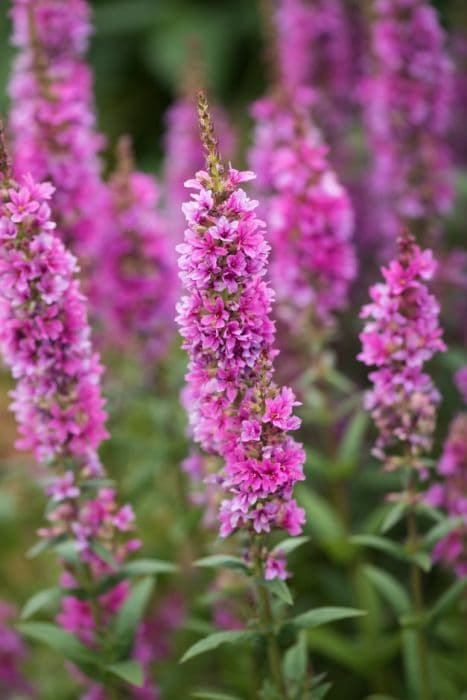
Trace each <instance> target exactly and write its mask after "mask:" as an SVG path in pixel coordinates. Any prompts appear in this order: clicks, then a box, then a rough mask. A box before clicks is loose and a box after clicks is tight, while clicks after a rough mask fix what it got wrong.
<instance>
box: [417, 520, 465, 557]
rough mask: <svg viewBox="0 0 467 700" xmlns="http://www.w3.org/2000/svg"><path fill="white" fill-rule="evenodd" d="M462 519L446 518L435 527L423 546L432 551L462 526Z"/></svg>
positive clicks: (424, 539) (430, 531) (427, 535)
mask: <svg viewBox="0 0 467 700" xmlns="http://www.w3.org/2000/svg"><path fill="white" fill-rule="evenodd" d="M462 522H463V519H462V518H446V519H445V520H443V521H442V522H440V523H438V524H437V525H434V526H433V527H432V528H431V530H429V531H428V532H427V534H426V535H425V537H424V538H423V544H424V546H425V547H426V548H427V549H430V550H431V549H432V548H433V547H434V546H435V544H436V543H437V542H439V540H442V539H443V537H446V535H449V533H450V532H452V531H453V530H455V529H456V528H457V527H459V525H462Z"/></svg>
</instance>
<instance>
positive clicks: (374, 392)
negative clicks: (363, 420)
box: [358, 233, 446, 468]
mask: <svg viewBox="0 0 467 700" xmlns="http://www.w3.org/2000/svg"><path fill="white" fill-rule="evenodd" d="M435 270H436V263H435V261H434V259H433V254H432V252H431V250H424V251H423V250H421V249H420V248H419V246H418V245H416V244H415V239H414V238H413V237H412V236H411V235H410V234H408V233H404V234H402V235H401V236H400V238H399V255H398V257H397V259H395V260H393V261H391V262H390V263H389V265H388V266H387V267H385V268H383V269H382V273H383V276H384V282H383V283H378V284H375V285H374V286H373V287H372V288H371V290H370V295H371V299H372V301H371V303H370V304H368V305H366V306H364V307H363V310H362V313H361V316H362V318H364V319H367V320H366V323H365V327H364V329H363V332H362V333H361V334H360V339H361V342H362V352H361V353H360V355H359V356H358V359H359V360H361V361H362V362H364V363H365V364H366V365H368V366H375V367H376V370H374V371H373V372H371V374H370V379H371V381H372V383H373V388H372V389H371V391H370V392H369V393H368V394H367V397H366V408H367V409H368V410H369V411H371V414H372V417H373V420H374V422H375V424H376V427H377V429H378V438H377V441H376V445H375V448H374V453H375V455H376V456H377V457H378V458H380V459H382V460H383V461H385V464H386V466H387V467H388V468H394V467H397V465H398V462H399V461H400V459H399V458H400V456H401V454H402V453H405V454H408V455H409V458H410V460H411V461H412V463H413V465H414V466H416V465H417V458H418V457H419V456H420V455H421V454H423V453H427V452H429V451H430V449H431V444H432V436H433V431H434V428H435V421H436V409H437V406H438V404H439V402H440V399H441V397H440V395H439V392H438V391H437V389H436V388H435V386H434V384H433V382H432V380H431V377H430V376H429V375H428V374H426V372H424V371H423V367H424V364H425V363H426V362H428V360H430V359H431V358H432V357H433V355H435V354H436V353H437V352H440V351H443V350H445V349H446V346H445V344H444V342H443V340H442V337H441V336H442V331H441V328H440V326H439V322H438V316H439V311H440V309H439V305H438V302H437V301H436V299H435V298H434V297H433V296H432V295H431V294H430V293H429V291H428V288H427V286H426V284H425V282H427V281H429V280H431V279H432V278H433V275H434V273H435ZM404 459H405V456H404V457H403V458H402V460H403V461H404ZM419 466H420V464H419Z"/></svg>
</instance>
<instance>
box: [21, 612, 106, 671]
mask: <svg viewBox="0 0 467 700" xmlns="http://www.w3.org/2000/svg"><path fill="white" fill-rule="evenodd" d="M17 629H18V630H19V632H20V634H22V635H24V636H25V637H28V639H33V640H34V641H37V642H42V643H43V644H46V645H47V646H48V647H50V648H51V649H53V650H54V651H57V652H59V653H60V654H62V655H63V656H64V657H65V658H66V659H69V660H70V661H73V663H76V664H78V665H79V666H80V665H82V664H86V665H91V666H94V665H97V664H98V663H99V659H98V657H97V656H96V655H95V654H93V653H92V652H91V651H89V649H87V648H86V647H85V646H84V645H83V644H81V642H79V641H78V640H77V639H76V637H74V636H73V635H72V634H69V632H65V630H63V629H62V628H61V627H58V626H57V625H53V624H52V623H49V622H23V623H21V624H19V625H18V627H17Z"/></svg>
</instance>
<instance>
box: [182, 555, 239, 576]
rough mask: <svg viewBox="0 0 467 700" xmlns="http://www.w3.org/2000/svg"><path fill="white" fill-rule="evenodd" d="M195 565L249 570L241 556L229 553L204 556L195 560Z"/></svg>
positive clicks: (209, 567)
mask: <svg viewBox="0 0 467 700" xmlns="http://www.w3.org/2000/svg"><path fill="white" fill-rule="evenodd" d="M193 566H200V567H206V568H208V569H222V568H224V569H239V570H240V571H244V572H247V571H248V566H247V564H246V563H245V561H244V560H243V559H240V557H234V556H230V555H229V554H213V555H211V556H209V557H203V558H202V559H197V560H196V561H195V562H193Z"/></svg>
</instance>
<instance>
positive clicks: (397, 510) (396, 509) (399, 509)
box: [381, 503, 406, 532]
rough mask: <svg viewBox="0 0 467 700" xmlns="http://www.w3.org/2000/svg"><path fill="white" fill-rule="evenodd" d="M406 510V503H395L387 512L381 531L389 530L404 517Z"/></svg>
mask: <svg viewBox="0 0 467 700" xmlns="http://www.w3.org/2000/svg"><path fill="white" fill-rule="evenodd" d="M405 511H406V505H405V503H395V504H394V505H393V506H392V507H391V508H390V509H389V511H388V512H387V514H386V515H385V517H384V520H383V522H382V524H381V532H388V531H389V530H390V529H391V528H392V527H394V525H396V523H398V522H399V521H400V520H402V518H403V517H404V514H405Z"/></svg>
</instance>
